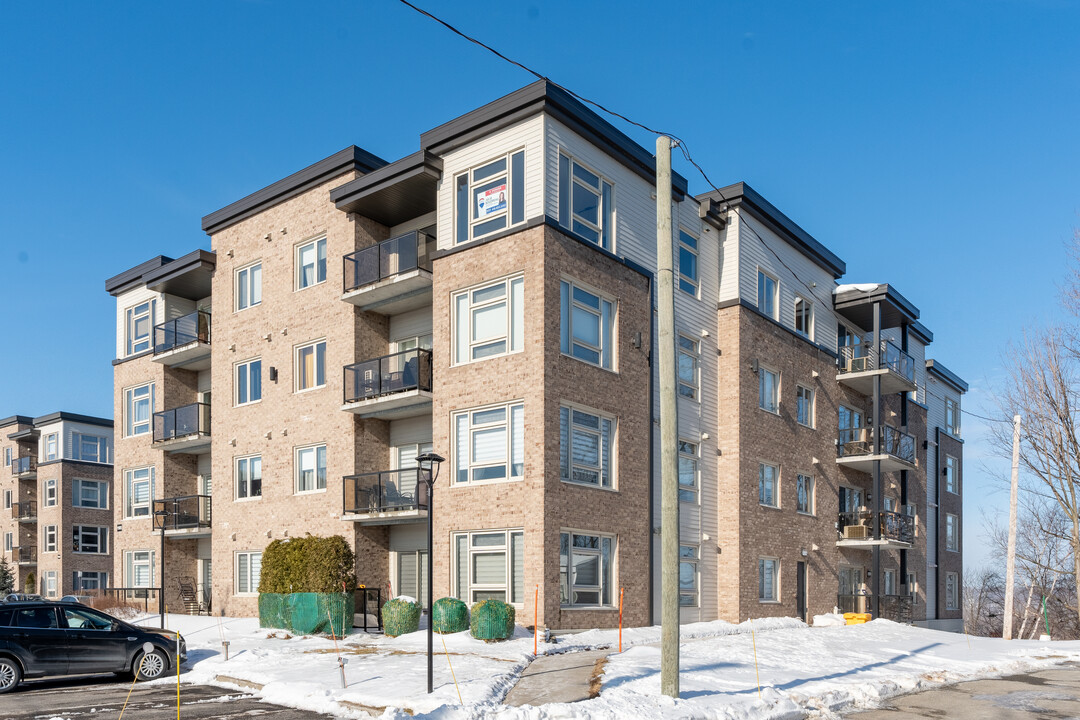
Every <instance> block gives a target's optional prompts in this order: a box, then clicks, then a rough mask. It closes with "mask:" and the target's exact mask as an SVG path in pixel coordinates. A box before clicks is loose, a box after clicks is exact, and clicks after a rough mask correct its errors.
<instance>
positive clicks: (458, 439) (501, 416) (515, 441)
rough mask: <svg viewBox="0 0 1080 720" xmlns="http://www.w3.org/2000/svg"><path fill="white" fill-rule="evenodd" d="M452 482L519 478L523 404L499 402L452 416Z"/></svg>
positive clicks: (521, 472) (522, 458)
mask: <svg viewBox="0 0 1080 720" xmlns="http://www.w3.org/2000/svg"><path fill="white" fill-rule="evenodd" d="M453 423H454V437H455V441H454V448H455V458H454V463H455V464H454V469H455V471H456V475H455V482H458V483H468V482H483V481H485V480H506V479H508V478H509V479H514V478H520V477H522V476H523V475H524V474H525V406H524V405H522V404H521V403H518V404H516V405H500V406H496V407H488V408H483V409H479V410H467V411H465V412H461V413H457V414H455V415H454V416H453Z"/></svg>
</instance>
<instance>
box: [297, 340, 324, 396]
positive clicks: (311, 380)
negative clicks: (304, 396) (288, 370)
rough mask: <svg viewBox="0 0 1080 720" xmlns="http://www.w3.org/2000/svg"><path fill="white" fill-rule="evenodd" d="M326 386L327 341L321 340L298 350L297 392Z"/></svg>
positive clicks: (302, 346)
mask: <svg viewBox="0 0 1080 720" xmlns="http://www.w3.org/2000/svg"><path fill="white" fill-rule="evenodd" d="M324 385H326V341H325V340H319V341H318V342H313V343H310V344H308V345H301V346H299V347H297V348H296V390H297V392H300V391H302V390H311V389H313V388H320V387H323V386H324Z"/></svg>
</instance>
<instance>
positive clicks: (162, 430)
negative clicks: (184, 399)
mask: <svg viewBox="0 0 1080 720" xmlns="http://www.w3.org/2000/svg"><path fill="white" fill-rule="evenodd" d="M153 447H154V448H155V449H158V450H164V451H165V452H170V453H186V454H189V455H202V454H204V453H208V452H210V406H209V405H208V404H206V403H191V404H190V405H183V406H181V407H178V408H173V409H172V410H166V411H164V412H157V413H154V442H153Z"/></svg>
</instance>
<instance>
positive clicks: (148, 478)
mask: <svg viewBox="0 0 1080 720" xmlns="http://www.w3.org/2000/svg"><path fill="white" fill-rule="evenodd" d="M153 497H154V468H152V467H144V468H138V469H135V470H125V471H124V517H126V518H137V517H150V499H151V498H153Z"/></svg>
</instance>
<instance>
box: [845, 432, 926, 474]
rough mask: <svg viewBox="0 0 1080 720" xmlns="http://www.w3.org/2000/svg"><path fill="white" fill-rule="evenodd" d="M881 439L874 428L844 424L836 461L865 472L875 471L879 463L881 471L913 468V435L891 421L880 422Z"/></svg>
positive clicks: (914, 458)
mask: <svg viewBox="0 0 1080 720" xmlns="http://www.w3.org/2000/svg"><path fill="white" fill-rule="evenodd" d="M881 427H882V432H881V442H878V439H877V437H876V435H877V433H875V432H874V428H867V427H862V428H846V429H843V430H841V431H840V438H839V440H838V442H837V444H836V464H837V465H840V466H842V467H849V468H852V469H854V470H859V471H861V472H865V473H872V472H874V463H875V462H880V463H881V471H882V472H893V471H896V470H914V469H915V460H916V456H915V437H914V436H913V435H909V434H907V433H906V432H903V431H902V430H898V429H897V428H894V427H893V426H892V425H882V426H881Z"/></svg>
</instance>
